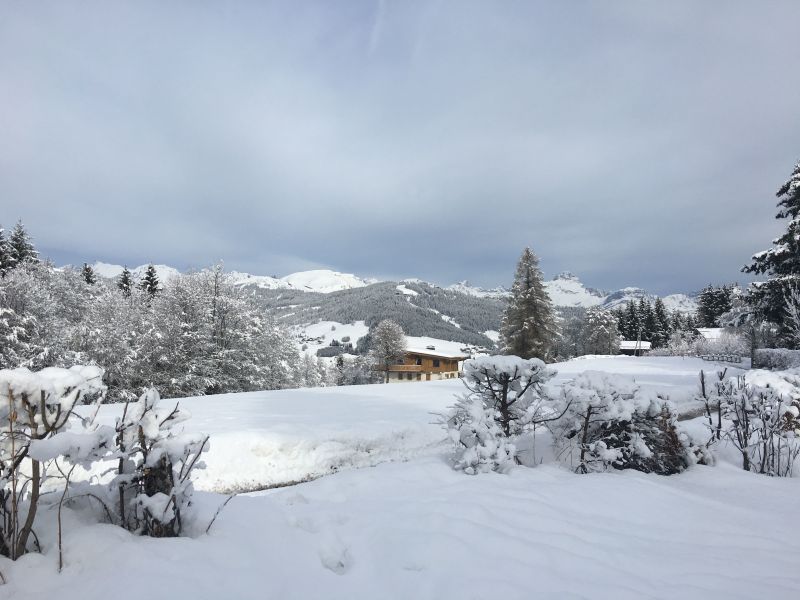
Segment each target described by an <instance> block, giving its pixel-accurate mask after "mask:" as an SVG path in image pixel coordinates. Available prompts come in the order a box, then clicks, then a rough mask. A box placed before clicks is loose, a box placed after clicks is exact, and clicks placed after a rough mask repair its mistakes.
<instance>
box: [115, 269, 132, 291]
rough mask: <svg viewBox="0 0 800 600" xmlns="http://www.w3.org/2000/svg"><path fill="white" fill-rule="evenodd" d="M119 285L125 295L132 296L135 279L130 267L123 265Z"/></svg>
mask: <svg viewBox="0 0 800 600" xmlns="http://www.w3.org/2000/svg"><path fill="white" fill-rule="evenodd" d="M117 287H118V288H119V289H120V290H121V291H122V295H123V296H126V297H128V296H130V295H131V289H132V287H133V280H132V279H131V272H130V270H128V267H123V269H122V274H121V275H120V276H119V280H118V281H117Z"/></svg>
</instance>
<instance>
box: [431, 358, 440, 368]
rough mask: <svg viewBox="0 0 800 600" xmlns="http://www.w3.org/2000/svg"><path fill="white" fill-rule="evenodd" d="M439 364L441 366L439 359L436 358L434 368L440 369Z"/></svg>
mask: <svg viewBox="0 0 800 600" xmlns="http://www.w3.org/2000/svg"><path fill="white" fill-rule="evenodd" d="M439 364H440V362H439V359H438V358H434V359H433V366H434V367H438V366H439Z"/></svg>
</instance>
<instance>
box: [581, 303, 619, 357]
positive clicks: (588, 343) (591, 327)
mask: <svg viewBox="0 0 800 600" xmlns="http://www.w3.org/2000/svg"><path fill="white" fill-rule="evenodd" d="M583 332H584V334H583V335H584V348H585V350H586V353H587V354H617V353H619V331H618V329H617V319H616V317H615V316H614V314H613V313H612V312H611V311H608V310H605V309H603V308H600V307H597V306H595V307H592V308H590V309H589V310H587V311H586V318H585V320H584V326H583Z"/></svg>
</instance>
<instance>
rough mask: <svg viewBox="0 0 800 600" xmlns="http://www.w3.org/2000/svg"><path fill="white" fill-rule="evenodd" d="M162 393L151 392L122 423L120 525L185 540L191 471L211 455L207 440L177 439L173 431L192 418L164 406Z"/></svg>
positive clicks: (119, 423)
mask: <svg viewBox="0 0 800 600" xmlns="http://www.w3.org/2000/svg"><path fill="white" fill-rule="evenodd" d="M159 400H160V398H159V395H158V392H157V391H156V390H154V389H149V390H146V391H145V393H144V394H142V396H141V397H140V398H139V401H138V402H136V403H133V404H128V405H127V406H126V407H125V412H124V413H123V416H122V418H121V419H118V421H117V426H116V431H117V443H118V446H119V454H120V456H119V469H118V475H117V477H116V478H115V480H114V482H113V483H112V486H111V487H112V490H113V489H116V490H117V492H118V504H117V511H118V516H119V519H120V522H121V524H122V525H123V526H124V527H126V528H127V529H129V530H130V531H135V532H138V533H142V534H144V535H149V536H152V537H173V536H177V535H180V533H181V529H182V527H183V523H184V520H185V518H186V511H187V510H188V508H189V507H190V505H191V498H192V482H191V479H190V476H191V473H192V469H193V468H195V467H199V466H201V463H199V458H200V455H201V453H202V452H204V451H205V450H207V449H208V437H207V436H204V435H201V434H186V433H177V432H175V431H174V430H173V428H174V427H175V426H176V425H178V424H179V423H182V422H183V421H185V420H186V419H188V418H189V416H190V415H189V414H188V413H187V412H186V411H184V410H181V409H180V407H179V405H178V404H174V405H173V404H167V403H160V402H159Z"/></svg>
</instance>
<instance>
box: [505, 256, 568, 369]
mask: <svg viewBox="0 0 800 600" xmlns="http://www.w3.org/2000/svg"><path fill="white" fill-rule="evenodd" d="M542 279H543V277H542V271H541V270H540V269H539V259H538V258H537V256H536V254H534V253H533V251H532V250H531V249H530V248H525V250H524V251H523V252H522V256H521V257H520V259H519V262H518V263H517V271H516V274H515V275H514V284H513V285H512V286H511V296H510V298H509V300H508V306H507V307H506V310H505V314H504V315H503V321H502V324H501V327H500V336H501V344H502V347H503V351H504V352H505V354H511V355H514V356H519V357H520V358H525V359H528V358H538V359H541V360H545V359H546V358H548V357H549V355H550V351H551V348H552V347H553V342H554V339H555V336H556V325H555V317H554V315H553V307H552V304H551V302H550V296H548V295H547V290H546V289H545V287H544V283H543V281H542Z"/></svg>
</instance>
